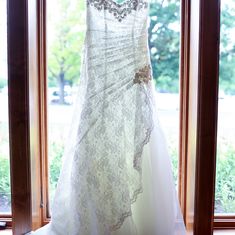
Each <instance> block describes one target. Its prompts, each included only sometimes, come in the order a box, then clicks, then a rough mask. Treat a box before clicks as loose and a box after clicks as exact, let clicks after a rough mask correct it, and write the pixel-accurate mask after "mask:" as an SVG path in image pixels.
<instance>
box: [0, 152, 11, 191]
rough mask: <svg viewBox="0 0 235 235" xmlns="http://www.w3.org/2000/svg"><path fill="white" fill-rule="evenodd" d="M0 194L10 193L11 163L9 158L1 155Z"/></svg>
mask: <svg viewBox="0 0 235 235" xmlns="http://www.w3.org/2000/svg"><path fill="white" fill-rule="evenodd" d="M0 166H1V167H0V194H4V195H10V192H11V189H10V172H9V169H10V164H9V159H8V158H7V157H5V156H2V155H0Z"/></svg>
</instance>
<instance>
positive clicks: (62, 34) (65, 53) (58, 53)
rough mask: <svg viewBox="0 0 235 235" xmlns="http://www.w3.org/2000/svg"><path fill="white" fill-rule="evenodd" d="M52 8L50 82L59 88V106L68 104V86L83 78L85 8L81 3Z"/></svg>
mask: <svg viewBox="0 0 235 235" xmlns="http://www.w3.org/2000/svg"><path fill="white" fill-rule="evenodd" d="M52 7H53V8H55V9H53V11H52V9H51V11H50V12H51V13H52V14H51V15H50V16H49V30H48V36H49V37H48V38H49V47H48V78H49V85H55V84H57V85H58V87H59V96H60V100H59V103H60V104H64V103H65V99H64V97H65V91H64V87H65V85H66V84H69V85H71V86H72V85H73V84H74V83H75V82H77V81H78V79H79V77H80V64H81V56H80V55H81V50H82V45H83V40H84V35H85V33H84V31H85V30H84V27H81V26H82V25H85V23H84V22H83V21H84V19H85V17H83V15H84V14H85V6H84V5H83V4H82V2H81V1H71V0H58V1H56V2H55V3H54V4H53V5H52ZM53 17H54V18H53Z"/></svg>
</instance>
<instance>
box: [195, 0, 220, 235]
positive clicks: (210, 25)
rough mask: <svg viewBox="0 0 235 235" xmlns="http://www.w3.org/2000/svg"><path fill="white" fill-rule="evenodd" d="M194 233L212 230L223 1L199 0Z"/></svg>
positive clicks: (201, 233) (205, 232)
mask: <svg viewBox="0 0 235 235" xmlns="http://www.w3.org/2000/svg"><path fill="white" fill-rule="evenodd" d="M199 2H200V16H199V68H198V71H199V74H198V110H197V114H198V118H197V161H196V188H195V212H194V221H195V222H194V234H195V235H209V234H212V233H213V220H214V191H215V172H216V170H215V167H216V143H217V113H218V84H219V35H220V1H219V0H217V1H214V0H208V1H204V0H200V1H199Z"/></svg>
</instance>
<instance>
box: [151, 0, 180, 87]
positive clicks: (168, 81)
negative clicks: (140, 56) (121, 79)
mask: <svg viewBox="0 0 235 235" xmlns="http://www.w3.org/2000/svg"><path fill="white" fill-rule="evenodd" d="M179 7H180V1H179V0H172V1H160V0H157V1H156V2H154V3H151V4H150V26H149V30H148V32H149V48H150V54H151V62H152V68H153V77H154V79H155V80H156V88H157V90H158V91H161V92H178V87H179V86H178V80H179V50H180V44H179V42H180V33H179V28H180V18H179V17H180V16H179V14H180V10H179Z"/></svg>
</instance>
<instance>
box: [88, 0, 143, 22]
mask: <svg viewBox="0 0 235 235" xmlns="http://www.w3.org/2000/svg"><path fill="white" fill-rule="evenodd" d="M87 5H88V6H89V5H90V6H94V7H95V8H96V9H97V10H99V11H101V10H107V11H108V12H109V13H112V14H113V15H114V17H115V18H116V19H117V20H118V21H119V22H121V21H122V20H123V19H124V18H125V17H126V16H127V15H128V14H130V13H131V12H132V11H138V10H140V9H145V8H147V7H148V3H147V2H145V1H144V0H127V1H125V2H123V3H117V2H115V1H113V0H87Z"/></svg>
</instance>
